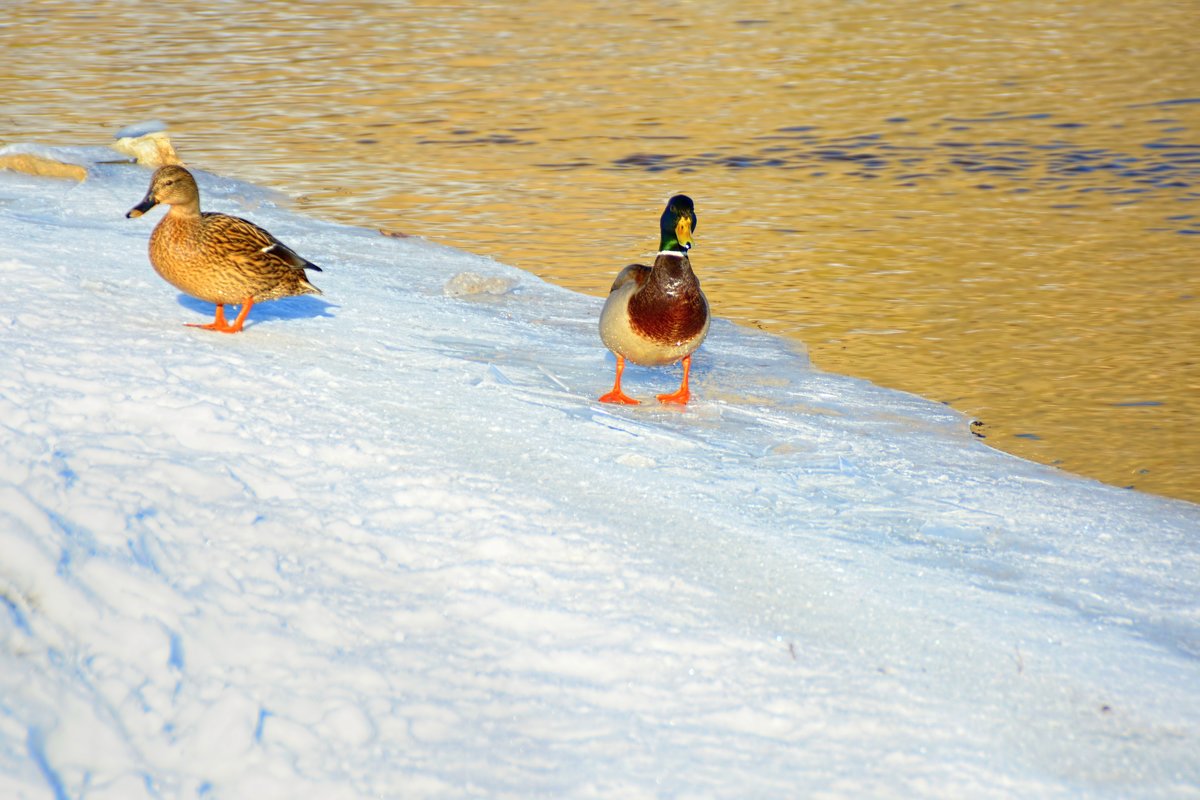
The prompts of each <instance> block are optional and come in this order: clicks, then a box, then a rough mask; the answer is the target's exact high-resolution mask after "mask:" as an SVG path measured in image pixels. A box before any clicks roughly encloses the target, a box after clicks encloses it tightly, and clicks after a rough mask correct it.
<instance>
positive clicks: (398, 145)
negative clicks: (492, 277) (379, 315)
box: [0, 0, 1200, 500]
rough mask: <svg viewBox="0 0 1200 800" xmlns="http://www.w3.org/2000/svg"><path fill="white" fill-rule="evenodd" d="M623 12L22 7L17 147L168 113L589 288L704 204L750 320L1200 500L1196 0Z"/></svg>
mask: <svg viewBox="0 0 1200 800" xmlns="http://www.w3.org/2000/svg"><path fill="white" fill-rule="evenodd" d="M602 5H603V4H590V3H583V2H579V0H563V1H562V2H558V3H549V2H545V0H534V1H533V2H529V3H522V4H512V5H481V4H472V5H461V6H417V5H399V4H395V3H385V2H363V1H362V0H350V1H349V2H339V3H325V2H321V3H316V2H312V3H305V2H294V3H289V4H275V3H260V4H240V5H235V4H227V3H215V4H209V5H206V6H202V7H188V6H187V5H186V4H176V5H171V4H161V5H158V6H154V7H153V9H152V12H153V13H152V14H149V13H147V12H146V9H143V8H141V7H136V6H125V5H122V6H119V7H116V8H115V9H114V7H113V6H111V5H105V4H94V3H82V2H55V1H54V0H42V1H39V2H24V1H22V0H18V2H16V3H15V4H10V5H9V6H8V7H7V8H6V10H7V12H8V16H9V20H10V24H9V25H8V26H7V27H5V28H0V40H2V41H0V44H3V45H4V46H3V48H0V79H3V82H4V86H5V94H4V104H3V106H0V139H4V140H13V139H23V140H37V141H52V142H63V143H96V142H100V141H105V140H107V139H108V138H109V137H110V136H111V134H112V133H113V132H114V131H115V130H116V129H117V128H119V127H121V126H122V125H125V124H126V123H129V122H133V121H137V120H140V119H146V118H162V119H166V120H169V121H170V123H171V127H172V130H173V132H174V134H175V142H176V145H177V146H178V147H179V149H180V151H181V154H182V155H183V157H184V158H185V159H186V160H187V161H188V162H189V163H190V164H192V165H193V166H199V167H202V168H207V169H211V170H213V171H216V172H221V173H224V174H230V175H235V176H238V177H241V178H244V179H247V180H252V181H255V182H259V183H265V184H269V185H273V186H276V187H277V188H279V189H281V190H283V191H285V192H288V193H289V194H291V195H292V196H294V197H296V198H297V201H298V203H299V204H301V205H302V206H303V207H305V208H307V209H310V210H312V211H313V212H314V213H318V214H320V215H322V216H326V217H333V218H338V219H342V220H345V221H348V222H353V223H358V224H370V225H375V226H378V227H383V228H387V229H392V230H401V231H404V232H408V233H414V234H420V235H423V236H426V237H428V238H431V239H435V240H439V241H444V242H447V243H451V244H456V245H459V246H462V247H464V248H466V249H469V250H472V251H475V252H481V253H487V254H491V255H494V256H495V257H496V258H498V259H500V260H503V261H505V262H508V263H513V264H516V265H518V266H521V267H523V268H525V269H528V270H530V271H532V272H535V273H537V274H540V275H543V276H545V277H547V278H549V279H551V280H554V281H556V282H559V283H562V284H564V285H566V286H569V287H572V288H575V289H579V290H581V291H585V292H588V293H591V294H594V295H600V294H602V293H603V292H604V291H605V290H606V289H607V287H608V285H609V283H610V282H611V279H612V276H613V274H615V272H616V271H617V270H618V269H619V268H620V267H621V266H624V265H625V264H627V263H629V262H631V261H634V260H637V259H639V258H641V257H643V256H644V255H646V254H647V253H649V252H652V251H653V250H654V249H655V246H656V244H657V238H656V230H657V217H658V213H659V210H660V209H661V205H662V202H663V200H664V199H665V198H666V197H667V196H669V195H670V194H672V193H674V192H676V191H686V192H687V193H688V194H690V195H691V196H692V197H694V198H695V199H696V201H697V205H698V209H699V215H700V223H701V224H700V227H699V231H698V233H699V238H698V244H697V247H696V249H695V251H694V252H693V256H694V257H693V263H694V265H695V266H696V268H697V270H698V272H699V274H700V275H701V279H702V280H703V281H704V285H705V290H706V292H707V294H708V296H709V299H710V301H711V302H712V303H713V306H714V309H715V310H716V313H718V314H719V315H721V316H725V317H729V318H732V319H735V320H738V321H741V322H743V323H746V324H752V325H758V326H760V327H763V328H766V329H769V330H772V331H775V332H778V333H781V334H784V335H788V336H792V337H795V338H797V339H799V340H800V341H803V342H804V343H805V344H806V345H807V346H808V348H809V350H810V352H811V353H812V356H813V358H814V360H815V361H816V362H817V364H818V365H820V366H821V367H823V368H826V369H830V370H836V371H839V372H846V373H851V374H856V375H861V376H864V377H867V378H870V379H871V380H874V381H876V382H879V383H882V384H885V385H889V386H894V387H897V388H901V389H907V390H910V391H914V392H917V393H920V394H922V395H925V396H928V397H931V398H934V399H937V400H943V401H946V402H948V403H951V404H952V405H954V406H955V407H956V408H959V409H961V410H962V411H964V412H965V413H967V414H970V415H972V416H973V417H976V418H978V419H980V420H982V421H983V423H984V425H982V426H980V427H979V430H980V432H981V433H982V434H984V435H986V436H987V441H988V443H990V444H994V445H996V446H998V447H1001V448H1004V449H1006V450H1010V451H1012V452H1015V453H1018V454H1021V455H1024V456H1026V457H1030V458H1034V459H1037V460H1041V461H1045V462H1048V463H1057V464H1060V465H1062V466H1063V467H1065V468H1067V469H1071V470H1074V471H1077V472H1082V473H1085V474H1088V475H1093V476H1096V477H1099V478H1101V479H1103V480H1106V481H1109V482H1111V483H1114V484H1117V485H1120V486H1136V487H1138V488H1141V489H1145V490H1148V491H1155V492H1161V493H1166V494H1171V495H1175V496H1178V497H1185V498H1188V499H1192V500H1200V480H1198V479H1196V478H1195V477H1194V476H1196V475H1200V436H1197V434H1196V433H1195V431H1196V430H1197V429H1200V424H1198V423H1200V368H1198V367H1197V364H1198V362H1200V285H1198V283H1200V277H1198V272H1197V261H1198V259H1197V255H1198V254H1200V238H1198V237H1200V204H1198V201H1200V48H1196V47H1195V46H1194V34H1193V32H1194V31H1195V30H1197V27H1198V24H1200V6H1197V5H1196V4H1195V3H1193V2H1170V0H1129V1H1128V2H1123V3H1106V4H1077V3H1069V2H1063V1H1055V0H1049V1H1048V2H1037V3H1033V2H1023V1H1022V0H1017V2H1012V3H1001V4H990V6H991V7H988V8H983V7H980V4H945V5H941V6H935V5H934V4H929V3H925V2H918V0H899V1H898V2H895V3H890V4H887V5H886V6H884V5H880V4H874V3H860V2H849V1H847V0H813V1H812V2H806V3H803V4H797V3H794V2H791V1H790V0H759V1H758V2H755V1H753V0H750V1H749V2H746V1H743V2H735V1H734V0H724V1H723V0H713V2H707V3H703V4H694V3H686V2H681V1H679V2H667V1H665V0H663V1H661V2H651V3H648V4H642V5H641V6H639V8H638V10H637V11H633V12H629V13H622V14H620V15H616V14H613V13H612V12H609V11H606V10H605V9H604V8H602V7H601V6H602ZM797 6H799V7H797ZM597 347H598V348H599V343H597ZM603 380H604V375H603V374H601V373H598V374H597V384H596V386H597V389H596V390H597V392H600V391H601V390H603V389H604V388H605V386H603V385H602V382H603ZM707 380H708V381H710V382H712V383H713V384H714V385H713V386H712V390H713V391H718V390H723V389H724V388H727V387H721V386H720V385H719V382H720V381H721V376H720V375H719V374H710V375H709V376H708V377H707Z"/></svg>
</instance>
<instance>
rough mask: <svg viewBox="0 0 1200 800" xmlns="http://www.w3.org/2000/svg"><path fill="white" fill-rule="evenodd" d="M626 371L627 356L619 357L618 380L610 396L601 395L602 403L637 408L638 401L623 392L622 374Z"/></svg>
mask: <svg viewBox="0 0 1200 800" xmlns="http://www.w3.org/2000/svg"><path fill="white" fill-rule="evenodd" d="M624 371H625V356H622V355H618V356H617V380H616V382H615V383H613V388H612V391H611V392H609V393H608V394H603V395H600V402H601V403H621V404H622V405H627V406H636V405H638V404H639V403H638V401H637V400H634V399H633V398H632V397H630V396H629V395H627V394H625V393H624V392H622V391H621V373H623V372H624Z"/></svg>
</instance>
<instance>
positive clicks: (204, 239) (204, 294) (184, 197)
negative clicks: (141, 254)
mask: <svg viewBox="0 0 1200 800" xmlns="http://www.w3.org/2000/svg"><path fill="white" fill-rule="evenodd" d="M159 203H166V204H168V205H170V206H171V209H170V210H169V211H168V212H167V215H166V216H165V217H163V218H162V220H161V221H160V222H159V223H158V225H157V227H155V228H154V233H152V234H151V235H150V263H151V264H153V265H154V271H155V272H157V273H158V274H159V275H161V276H162V277H163V278H164V279H166V281H167V283H169V284H171V285H172V286H174V287H175V288H176V289H178V290H179V291H181V292H183V293H184V294H189V295H191V296H192V297H195V298H196V299H198V300H204V301H206V302H209V303H215V304H216V306H217V314H216V317H215V318H214V319H213V321H212V322H211V323H209V324H208V325H198V324H191V327H193V328H204V329H205V330H210V331H220V332H221V333H238V332H239V331H241V329H242V324H243V323H244V322H245V321H246V315H247V314H249V313H250V308H251V306H253V305H254V304H255V303H261V302H263V301H264V300H275V299H277V298H280V297H289V296H291V295H298V294H321V290H320V289H318V288H317V287H316V286H313V285H312V284H311V283H309V282H308V277H307V276H306V275H305V273H304V270H306V269H315V270H317V271H318V272H320V271H321V268H320V267H318V266H317V265H316V264H313V263H312V262H311V261H307V260H306V259H304V258H301V257H300V256H298V255H297V254H296V253H295V252H293V251H292V250H291V248H289V247H287V246H286V245H284V244H283V243H282V242H280V241H279V240H278V239H276V238H275V237H274V236H272V235H271V234H269V233H267V232H266V231H264V230H263V229H262V228H260V227H258V226H257V225H255V224H254V223H253V222H248V221H247V220H244V219H241V218H239V217H231V216H229V215H228V214H218V213H216V212H213V211H201V210H200V189H199V188H198V187H197V186H196V179H195V178H193V177H192V173H190V172H188V171H187V170H186V169H184V168H183V167H178V166H166V167H159V168H158V169H157V170H155V172H154V176H153V177H152V178H151V179H150V189H149V191H147V192H146V196H145V197H144V198H143V199H142V202H140V203H138V204H137V205H136V206H134V207H133V208H131V209H130V210H129V213H128V214H126V215H125V216H126V217H140V216H141V215H142V214H145V213H146V212H147V211H149V210H150V209H152V208H154V206H156V205H158V204H159ZM238 303H240V304H241V306H242V309H241V311H240V312H239V313H238V315H237V319H235V320H234V321H233V324H232V325H230V324H229V323H228V322H226V321H225V306H226V305H237V304H238Z"/></svg>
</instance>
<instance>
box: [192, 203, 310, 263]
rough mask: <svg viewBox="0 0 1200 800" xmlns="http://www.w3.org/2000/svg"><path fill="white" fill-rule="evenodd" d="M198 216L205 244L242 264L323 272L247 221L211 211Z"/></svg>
mask: <svg viewBox="0 0 1200 800" xmlns="http://www.w3.org/2000/svg"><path fill="white" fill-rule="evenodd" d="M200 216H201V217H202V218H203V220H204V222H203V227H204V237H205V240H206V242H207V243H211V244H213V245H215V246H217V247H219V248H220V249H221V250H223V251H225V252H227V253H229V254H231V255H232V254H235V253H236V254H237V256H238V257H240V258H241V259H242V260H244V261H248V262H253V263H259V264H262V265H263V266H266V265H268V264H269V265H270V266H272V267H288V268H290V269H295V270H300V271H302V272H303V271H304V270H306V269H311V270H316V271H317V272H322V271H323V270H322V269H321V268H320V267H318V266H317V265H316V264H314V263H312V262H311V261H309V260H308V259H306V258H304V257H303V256H301V255H300V254H299V253H297V252H296V251H295V250H293V249H292V248H290V247H288V246H287V245H286V244H284V243H283V242H281V241H279V240H278V239H276V238H275V237H274V236H272V235H271V234H270V233H269V232H267V231H265V230H263V229H262V228H260V227H258V226H257V225H255V224H254V223H253V222H251V221H250V220H247V219H242V218H241V217H233V216H230V215H228V214H220V213H217V212H214V211H205V212H203V213H202V214H201V215H200Z"/></svg>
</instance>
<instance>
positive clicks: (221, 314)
mask: <svg viewBox="0 0 1200 800" xmlns="http://www.w3.org/2000/svg"><path fill="white" fill-rule="evenodd" d="M253 305H254V302H253V301H251V300H247V301H246V302H244V303H242V310H241V311H239V312H238V315H237V319H235V320H234V321H233V324H232V325H230V324H229V323H228V322H226V321H225V306H223V305H221V304H220V303H218V304H217V313H216V315H215V316H214V317H213V321H212V322H210V323H208V324H207V325H201V324H200V323H198V322H188V323H186V325H187V326H188V327H189V328H200V329H201V330H205V331H217V332H218V333H241V332H242V326H243V325H244V324H245V322H246V315H247V314H249V313H250V308H251V306H253Z"/></svg>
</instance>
